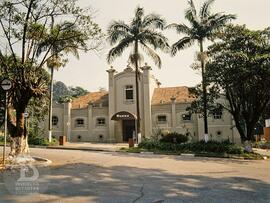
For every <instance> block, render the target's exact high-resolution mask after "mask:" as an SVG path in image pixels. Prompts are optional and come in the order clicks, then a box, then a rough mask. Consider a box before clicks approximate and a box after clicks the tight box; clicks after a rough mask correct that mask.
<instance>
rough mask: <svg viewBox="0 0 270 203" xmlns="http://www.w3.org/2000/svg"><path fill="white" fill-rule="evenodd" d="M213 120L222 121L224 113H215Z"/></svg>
mask: <svg viewBox="0 0 270 203" xmlns="http://www.w3.org/2000/svg"><path fill="white" fill-rule="evenodd" d="M213 118H214V119H222V111H215V112H214V113H213Z"/></svg>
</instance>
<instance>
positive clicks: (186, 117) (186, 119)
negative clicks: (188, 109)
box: [182, 113, 191, 121]
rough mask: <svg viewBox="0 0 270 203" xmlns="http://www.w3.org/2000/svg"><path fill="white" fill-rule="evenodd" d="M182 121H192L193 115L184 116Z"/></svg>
mask: <svg viewBox="0 0 270 203" xmlns="http://www.w3.org/2000/svg"><path fill="white" fill-rule="evenodd" d="M182 120H183V121H191V114H190V113H186V114H182Z"/></svg>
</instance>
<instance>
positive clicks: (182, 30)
mask: <svg viewBox="0 0 270 203" xmlns="http://www.w3.org/2000/svg"><path fill="white" fill-rule="evenodd" d="M166 28H168V29H175V30H176V32H177V33H178V34H186V35H190V34H191V28H189V27H188V26H187V25H185V24H177V23H172V24H169V25H168V26H167V27H166Z"/></svg>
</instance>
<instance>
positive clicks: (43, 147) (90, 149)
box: [0, 144, 119, 152]
mask: <svg viewBox="0 0 270 203" xmlns="http://www.w3.org/2000/svg"><path fill="white" fill-rule="evenodd" d="M0 146H4V145H2V144H0ZM7 147H9V145H7ZM29 148H36V149H63V150H81V151H94V152H118V151H119V150H109V149H96V148H75V147H65V146H39V145H29Z"/></svg>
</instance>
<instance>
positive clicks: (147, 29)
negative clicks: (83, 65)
mask: <svg viewBox="0 0 270 203" xmlns="http://www.w3.org/2000/svg"><path fill="white" fill-rule="evenodd" d="M165 24H166V22H165V20H164V19H163V18H161V16H159V15H156V14H149V15H145V14H144V9H143V8H141V7H138V8H136V10H135V17H134V18H133V19H132V21H131V23H130V24H126V23H125V22H123V21H113V22H112V23H111V24H110V25H109V28H108V41H109V43H110V45H112V46H113V45H115V44H116V46H115V47H113V48H112V49H111V50H110V51H109V53H108V56H107V61H108V63H111V62H112V61H113V60H114V59H115V58H116V57H119V56H121V55H122V54H123V52H124V51H125V50H126V49H127V48H128V47H131V54H130V58H129V60H130V62H131V63H132V64H134V65H135V81H136V111H137V129H138V132H140V106H139V79H140V75H139V74H140V71H139V62H140V61H141V60H142V56H141V54H140V51H139V47H140V48H141V49H142V50H143V51H144V52H145V53H146V54H147V55H148V56H149V57H150V58H152V59H153V61H154V62H155V64H156V65H157V66H158V67H161V59H160V57H159V56H158V54H157V53H156V52H155V50H157V49H160V50H166V49H168V48H169V45H168V42H167V41H168V40H167V38H166V37H165V36H164V35H163V34H162V33H161V32H159V31H157V30H163V29H164V27H165Z"/></svg>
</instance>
